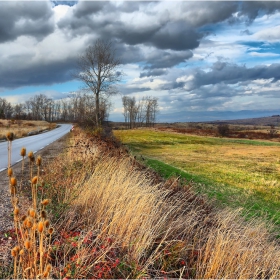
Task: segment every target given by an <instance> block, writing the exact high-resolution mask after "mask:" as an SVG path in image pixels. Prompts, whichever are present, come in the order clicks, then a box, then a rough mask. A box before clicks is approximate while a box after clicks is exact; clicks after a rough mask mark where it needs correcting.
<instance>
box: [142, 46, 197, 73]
mask: <svg viewBox="0 0 280 280" xmlns="http://www.w3.org/2000/svg"><path fill="white" fill-rule="evenodd" d="M192 56H193V53H192V52H191V51H183V52H174V51H173V52H172V51H161V50H156V51H153V52H151V53H150V54H148V55H147V56H146V63H147V65H146V66H145V67H144V69H158V68H170V67H173V66H175V65H177V64H179V63H182V62H186V60H188V59H189V58H191V57H192Z"/></svg>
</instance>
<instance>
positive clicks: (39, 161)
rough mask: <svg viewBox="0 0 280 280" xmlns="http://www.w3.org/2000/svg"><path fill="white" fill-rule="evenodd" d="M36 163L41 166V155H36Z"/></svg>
mask: <svg viewBox="0 0 280 280" xmlns="http://www.w3.org/2000/svg"><path fill="white" fill-rule="evenodd" d="M36 164H37V165H38V166H41V164H42V158H41V156H38V157H37V160H36Z"/></svg>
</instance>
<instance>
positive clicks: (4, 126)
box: [0, 119, 56, 139]
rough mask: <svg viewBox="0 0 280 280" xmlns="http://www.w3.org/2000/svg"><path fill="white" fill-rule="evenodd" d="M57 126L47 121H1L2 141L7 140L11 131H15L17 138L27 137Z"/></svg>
mask: <svg viewBox="0 0 280 280" xmlns="http://www.w3.org/2000/svg"><path fill="white" fill-rule="evenodd" d="M55 126H56V124H51V123H48V122H46V121H29V120H28V121H24V120H3V119H0V128H1V132H0V139H5V138H6V134H7V133H8V132H9V131H13V133H14V134H15V137H16V138H21V137H24V136H27V134H28V133H29V132H31V131H43V130H46V129H52V128H54V127H55Z"/></svg>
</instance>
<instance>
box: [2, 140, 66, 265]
mask: <svg viewBox="0 0 280 280" xmlns="http://www.w3.org/2000/svg"><path fill="white" fill-rule="evenodd" d="M68 137H69V136H68V135H66V136H64V137H62V138H60V139H59V140H57V141H55V142H54V143H52V144H50V145H49V146H47V147H45V148H44V149H42V150H40V151H38V152H37V153H36V154H35V158H36V157H37V156H39V155H41V157H42V162H43V163H42V171H43V170H44V166H45V165H46V164H48V162H49V161H50V160H52V159H53V158H54V157H56V156H57V154H58V153H60V152H61V151H63V149H64V148H65V147H66V143H67V139H68ZM28 152H29V151H27V153H28ZM28 160H29V159H28V158H26V159H25V162H24V165H25V168H24V174H23V178H28V176H29V169H28ZM21 165H22V163H21V162H19V163H17V164H15V165H13V166H12V168H13V174H14V176H15V177H16V178H18V183H19V182H20V178H21ZM28 185H29V182H28V180H27V179H25V180H24V182H23V190H25V191H26V190H27V187H28ZM23 193H24V192H23ZM28 201H29V199H28V196H27V195H24V194H22V193H21V194H20V195H19V202H20V203H19V206H20V208H23V209H26V207H24V205H26V204H28ZM12 211H13V209H12V205H11V196H10V192H9V182H8V176H7V170H4V171H2V172H0V266H1V262H2V261H4V260H5V259H6V260H7V257H8V255H9V253H10V248H11V246H12V243H13V238H12V237H11V236H12V230H13V217H12Z"/></svg>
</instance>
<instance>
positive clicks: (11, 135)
mask: <svg viewBox="0 0 280 280" xmlns="http://www.w3.org/2000/svg"><path fill="white" fill-rule="evenodd" d="M6 137H7V140H8V141H13V140H14V133H13V132H8V133H7V134H6Z"/></svg>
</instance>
